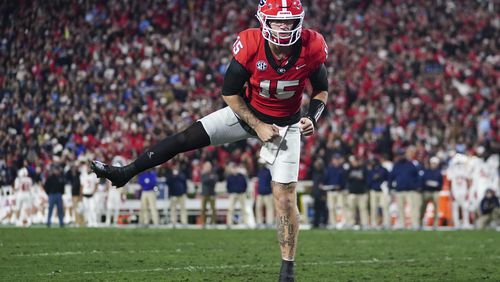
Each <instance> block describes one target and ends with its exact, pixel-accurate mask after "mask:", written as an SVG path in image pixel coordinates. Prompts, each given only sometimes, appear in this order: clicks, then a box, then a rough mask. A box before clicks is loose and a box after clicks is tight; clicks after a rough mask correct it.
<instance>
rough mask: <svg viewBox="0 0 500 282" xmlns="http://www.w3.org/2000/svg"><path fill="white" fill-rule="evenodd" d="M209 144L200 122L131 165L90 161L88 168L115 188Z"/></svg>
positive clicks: (162, 142)
mask: <svg viewBox="0 0 500 282" xmlns="http://www.w3.org/2000/svg"><path fill="white" fill-rule="evenodd" d="M209 144H210V137H209V136H208V134H207V132H206V131H205V129H204V128H203V125H202V124H201V123H200V122H195V123H194V124H192V125H191V126H190V127H188V128H187V129H186V130H184V131H182V132H179V133H177V134H174V135H172V136H169V137H167V138H165V139H163V140H162V141H160V142H159V143H157V144H156V145H154V146H152V147H151V148H149V149H147V150H146V151H145V152H144V153H143V154H141V155H140V156H139V157H138V158H137V159H136V160H135V161H134V162H133V163H131V164H129V165H126V166H123V167H114V166H109V165H106V164H104V163H101V162H98V161H92V162H91V165H90V167H91V168H92V171H93V172H95V173H96V175H97V177H99V178H107V179H109V180H110V181H111V183H112V184H113V185H114V186H116V187H122V186H124V185H125V184H127V182H128V181H129V180H130V179H131V178H132V177H134V176H135V175H137V174H139V173H140V172H142V171H145V170H147V169H149V168H152V167H155V166H157V165H159V164H162V163H164V162H166V161H168V160H170V159H171V158H173V157H175V156H176V155H177V154H179V153H183V152H187V151H190V150H194V149H199V148H202V147H205V146H208V145H209Z"/></svg>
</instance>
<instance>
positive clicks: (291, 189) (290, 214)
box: [272, 181, 299, 281]
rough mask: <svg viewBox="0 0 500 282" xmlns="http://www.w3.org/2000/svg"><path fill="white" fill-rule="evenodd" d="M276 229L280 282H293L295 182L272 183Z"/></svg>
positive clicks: (296, 218) (296, 213)
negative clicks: (278, 247) (278, 245)
mask: <svg viewBox="0 0 500 282" xmlns="http://www.w3.org/2000/svg"><path fill="white" fill-rule="evenodd" d="M272 184H273V196H274V205H275V207H276V213H277V214H276V227H277V231H278V241H279V244H280V249H281V258H282V265H281V271H280V281H294V271H293V261H294V259H295V251H296V247H297V239H298V235H299V210H298V208H297V195H296V192H295V186H296V182H292V183H287V184H283V183H277V182H274V181H273V183H272Z"/></svg>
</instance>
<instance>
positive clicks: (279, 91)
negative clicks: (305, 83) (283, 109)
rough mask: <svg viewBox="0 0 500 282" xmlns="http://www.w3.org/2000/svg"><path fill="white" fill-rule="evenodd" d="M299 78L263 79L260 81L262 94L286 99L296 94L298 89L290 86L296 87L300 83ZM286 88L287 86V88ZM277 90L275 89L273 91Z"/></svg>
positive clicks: (267, 96)
mask: <svg viewBox="0 0 500 282" xmlns="http://www.w3.org/2000/svg"><path fill="white" fill-rule="evenodd" d="M299 82H300V81H299V80H278V81H271V80H262V81H261V82H260V92H259V94H260V96H262V97H266V98H271V95H273V96H275V97H276V99H280V100H284V99H288V98H290V97H292V96H293V95H295V92H296V91H297V90H296V89H293V88H292V89H290V87H295V86H298V85H299ZM285 88H287V89H286V90H285ZM271 90H275V91H271Z"/></svg>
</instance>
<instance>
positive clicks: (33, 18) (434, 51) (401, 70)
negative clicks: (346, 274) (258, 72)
mask: <svg viewBox="0 0 500 282" xmlns="http://www.w3.org/2000/svg"><path fill="white" fill-rule="evenodd" d="M302 2H303V5H304V7H305V8H306V16H305V20H304V26H305V27H306V28H312V29H315V30H317V31H319V32H320V33H321V34H323V36H324V37H325V40H326V42H327V44H328V46H329V57H328V62H327V67H328V70H329V83H330V87H329V88H330V89H329V92H330V98H329V102H328V105H327V112H326V113H325V114H324V115H323V118H322V119H321V120H320V123H319V128H318V130H317V133H316V135H315V136H313V137H311V138H303V140H302V141H303V142H302V157H301V166H300V173H299V178H300V182H299V188H298V191H299V194H300V197H299V207H300V209H301V213H302V215H303V216H302V221H303V224H304V225H306V226H313V227H325V228H360V229H363V228H414V229H419V228H423V227H429V228H433V227H454V228H458V227H460V228H473V227H474V226H475V227H478V228H479V227H487V226H489V225H490V221H492V222H493V227H494V226H497V225H495V223H494V221H495V220H498V218H499V216H498V214H499V212H498V210H499V208H498V198H497V200H496V202H495V200H491V201H490V200H488V201H486V202H485V203H486V204H489V205H487V206H486V204H484V205H485V206H484V207H483V204H482V203H483V199H484V198H487V195H490V194H492V195H493V196H492V197H493V198H496V197H497V195H498V194H499V193H500V188H499V184H498V173H499V170H498V169H499V168H498V153H499V151H500V130H499V127H500V118H499V114H500V98H499V93H500V52H499V50H500V48H499V47H500V17H499V12H500V8H499V6H500V5H499V4H498V3H496V1H470V0H467V1H466V0H464V1H439V0H437V1H397V0H393V1H323V0H318V1H302ZM257 4H258V3H257V1H244V0H240V1H220V0H214V1H204V0H193V1H172V0H171V1H83V0H81V1H22V0H19V1H2V2H1V3H0V13H1V14H2V20H1V21H0V109H1V112H0V113H1V114H0V186H1V187H2V190H1V196H0V200H1V201H0V220H1V222H2V224H4V225H19V226H29V225H32V224H47V217H48V210H49V203H50V202H52V203H53V204H52V205H56V206H57V203H58V200H57V198H54V199H55V200H53V201H50V194H51V193H53V194H61V197H62V202H63V206H64V212H63V213H64V215H65V216H64V219H63V221H64V224H67V225H68V224H69V225H71V226H102V225H106V224H109V225H111V224H130V223H138V224H141V225H147V224H150V223H152V224H155V225H158V224H160V225H172V224H181V225H183V226H205V221H206V220H203V218H204V217H203V216H202V212H201V210H202V208H201V203H202V202H203V203H205V202H209V200H210V199H212V198H210V197H208V196H214V197H213V199H214V202H215V208H210V209H209V210H213V209H215V210H216V213H215V214H209V215H208V216H211V217H215V219H214V220H213V222H212V223H213V224H223V225H226V224H228V225H232V224H235V223H236V224H240V225H243V226H246V227H267V226H272V224H273V222H272V221H273V219H272V217H271V218H266V219H265V220H264V217H265V216H263V215H262V213H264V215H267V214H269V213H271V212H272V207H271V208H269V209H265V208H264V206H263V205H260V204H259V205H257V202H258V199H259V198H260V196H262V197H263V196H266V193H267V192H266V191H264V190H265V189H263V187H265V186H266V184H265V183H266V182H268V180H267V178H266V174H265V172H262V173H260V172H261V170H265V165H261V164H259V159H258V150H259V149H260V143H259V142H258V141H257V139H249V140H246V141H242V142H238V143H235V144H227V145H225V146H220V147H207V148H204V149H202V150H198V151H193V152H188V153H185V154H182V155H179V156H178V157H176V158H175V159H174V160H172V161H170V162H167V163H165V164H164V165H162V166H160V167H158V168H157V169H154V170H152V172H151V173H152V174H154V175H145V176H142V179H141V176H139V177H137V178H135V179H133V181H132V182H131V183H130V184H129V185H128V186H127V187H125V188H124V189H121V190H118V192H119V193H118V194H116V193H115V192H116V191H114V188H112V189H111V187H110V185H109V183H106V182H104V181H97V179H95V180H96V181H94V182H92V180H89V179H91V178H92V177H86V176H88V174H89V172H88V171H87V168H86V164H87V162H88V161H89V160H92V159H98V160H101V161H104V162H107V163H111V162H115V163H116V164H121V165H123V164H126V163H128V162H130V161H132V160H134V159H135V158H136V157H137V156H138V155H139V154H140V153H141V152H142V151H143V150H144V148H146V147H148V146H150V145H152V144H154V143H156V142H158V141H159V140H161V139H163V138H165V137H166V136H169V135H171V134H172V133H174V132H177V131H179V130H182V129H184V128H185V127H187V126H188V125H190V124H191V123H192V122H194V121H196V120H197V119H199V118H201V117H203V116H205V115H206V114H208V113H211V112H212V111H214V110H217V109H219V108H221V107H223V106H224V105H223V102H222V99H221V98H220V97H219V95H220V90H221V86H222V81H223V77H224V72H225V69H226V66H227V64H228V62H229V61H230V59H231V53H230V50H231V49H230V48H231V46H232V43H233V41H234V40H235V39H236V36H237V34H238V32H240V31H242V30H244V29H246V28H249V27H258V21H257V19H256V18H255V16H254V15H255V12H256V9H257ZM310 90H311V89H310V87H308V88H307V91H306V92H310ZM306 94H307V93H306ZM304 97H307V96H306V95H305V96H304ZM307 104H308V99H307V98H305V99H304V105H305V106H306V105H307ZM304 108H305V107H304ZM431 160H432V162H431ZM405 161H406V162H408V163H409V164H410V166H411V168H410V169H411V170H412V171H417V175H413V174H412V176H411V177H414V178H409V177H410V176H407V175H406V174H405V173H407V171H405V170H404V169H405V168H403V172H401V171H400V169H396V170H395V169H393V168H394V167H396V166H399V165H402V166H403V167H405V166H404V164H402V163H403V162H405ZM207 162H208V163H210V167H209V168H207V169H206V170H203V167H204V164H205V163H207ZM432 163H434V164H432ZM228 164H231V166H234V167H235V168H236V169H234V170H233V169H230V168H228V167H229V165H228ZM357 167H360V168H361V170H362V171H363V179H362V181H363V183H364V185H362V186H363V187H358V188H359V189H358V188H353V187H354V186H353V185H352V184H349V183H351V182H352V180H355V179H354V178H355V177H354V175H353V169H354V168H357ZM381 168H383V169H381ZM406 168H407V167H406ZM23 169H25V170H23ZM384 169H385V171H384ZM59 170H60V172H56V171H59ZM436 171H437V173H436ZM457 171H458V172H457ZM235 172H237V173H239V174H241V175H243V176H244V179H245V182H246V183H247V185H246V187H245V188H244V192H243V194H244V195H245V197H244V201H243V202H241V203H240V204H238V205H236V209H237V210H238V211H239V212H238V213H236V214H235V215H232V212H231V213H229V211H230V210H231V209H232V208H234V204H233V198H234V197H231V194H232V193H240V194H241V192H234V191H233V190H232V188H234V187H228V181H226V180H227V178H228V177H229V176H230V175H232V174H234V173H235ZM206 173H213V174H214V175H215V176H212V178H211V179H212V180H214V179H215V184H214V185H213V186H214V187H213V190H214V193H213V194H214V195H210V193H208V194H207V195H205V194H203V193H202V190H203V189H202V188H203V187H206V185H208V186H209V187H211V185H212V184H211V183H208V184H207V183H206V182H205V183H202V175H204V174H206ZM54 174H55V175H57V177H58V178H60V179H62V181H63V184H62V186H63V188H62V189H63V191H62V192H61V191H60V190H58V189H59V188H60V185H59V186H58V184H54V183H53V182H52V181H51V182H48V181H47V180H48V179H49V176H51V175H54ZM336 175H341V176H340V178H338V177H337V176H336ZM384 175H385V176H384ZM91 176H94V178H95V175H94V174H91ZM26 177H27V178H29V179H31V184H30V182H29V180H25V182H23V181H24V180H23V181H21V180H22V179H23V178H26ZM336 177H337V178H336ZM453 177H455V178H453ZM16 179H18V180H17V181H16ZM339 179H340V180H339ZM401 179H403V180H401ZM87 180H88V181H87ZM153 181H154V182H153ZM350 181H351V182H350ZM402 181H403V182H404V181H407V182H409V183H411V185H409V184H408V185H406V187H400V186H398V183H399V184H400V183H402ZM429 181H430V182H429ZM87 182H89V183H87ZM21 183H28V184H25V185H21ZM47 183H49V184H50V185H49V184H47ZM152 183H153V184H154V185H152ZM231 183H234V182H231ZM436 183H437V184H436ZM58 187H59V188H58ZM259 187H260V188H261V189H259ZM260 190H262V191H260ZM490 190H491V193H490V192H487V191H490ZM150 191H153V192H154V195H155V199H156V200H157V201H155V202H154V203H149V202H145V203H143V204H142V205H141V198H142V196H143V195H145V194H146V193H145V192H150ZM207 191H209V190H207ZM237 191H241V190H237ZM113 193H115V194H114V195H111V194H113ZM205 196H207V197H208V198H207V199H205V198H204V197H205ZM172 197H175V199H176V203H177V200H179V208H178V209H179V215H177V213H176V211H177V208H175V206H174V205H172V202H173V201H171V199H173V198H172ZM488 197H489V196H488ZM204 199H205V200H204ZM202 200H203V201H202ZM143 202H144V201H143ZM429 202H430V203H431V204H430V205H428V203H429ZM490 202H491V203H492V204H490ZM495 203H496V204H495ZM148 205H152V206H153V208H152V209H151V215H150V216H149V215H147V214H141V211H142V212H144V211H145V210H147V209H148V208H147V207H148ZM172 207H174V208H173V209H171V208H172ZM490 207H491V208H490ZM154 210H157V211H158V214H155V211H154ZM257 210H259V212H260V213H261V214H260V217H259V212H258V211H257ZM264 211H265V212H264ZM434 212H437V213H434ZM58 213H59V214H60V213H61V212H58ZM208 213H210V212H208ZM56 214H57V212H55V213H54V215H53V216H54V220H55V218H56ZM172 214H174V216H172ZM228 214H230V216H227V215H228ZM485 215H487V216H488V218H484V220H486V223H484V222H483V221H481V220H479V219H480V218H481V217H482V216H485ZM177 216H179V222H177ZM385 216H387V217H385ZM110 218H113V220H110ZM155 218H156V219H155ZM490 218H491V220H490ZM149 219H151V220H149ZM49 225H50V224H49ZM483 225H484V226H483Z"/></svg>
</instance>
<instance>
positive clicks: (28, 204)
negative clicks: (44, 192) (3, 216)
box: [14, 167, 33, 226]
mask: <svg viewBox="0 0 500 282" xmlns="http://www.w3.org/2000/svg"><path fill="white" fill-rule="evenodd" d="M32 187H33V180H31V177H29V176H28V169H26V168H25V167H23V168H21V169H19V170H18V172H17V177H16V180H15V181H14V191H15V193H16V210H17V216H16V218H17V223H16V225H17V226H30V225H31V210H32V205H33V203H32V197H31V189H32Z"/></svg>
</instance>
